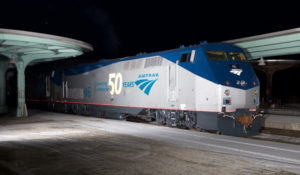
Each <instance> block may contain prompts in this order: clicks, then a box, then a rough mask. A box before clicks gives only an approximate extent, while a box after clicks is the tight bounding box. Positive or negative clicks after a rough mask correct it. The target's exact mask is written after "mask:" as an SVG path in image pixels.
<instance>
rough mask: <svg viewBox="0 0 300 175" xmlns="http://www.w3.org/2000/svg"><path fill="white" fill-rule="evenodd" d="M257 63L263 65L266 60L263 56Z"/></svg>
mask: <svg viewBox="0 0 300 175" xmlns="http://www.w3.org/2000/svg"><path fill="white" fill-rule="evenodd" d="M258 65H259V66H265V65H266V62H265V60H264V58H263V57H260V60H259V61H258Z"/></svg>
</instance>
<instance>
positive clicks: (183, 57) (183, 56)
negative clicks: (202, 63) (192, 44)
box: [180, 50, 196, 63]
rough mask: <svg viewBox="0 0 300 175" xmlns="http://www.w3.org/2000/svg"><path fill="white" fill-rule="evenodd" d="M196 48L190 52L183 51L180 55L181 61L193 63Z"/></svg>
mask: <svg viewBox="0 0 300 175" xmlns="http://www.w3.org/2000/svg"><path fill="white" fill-rule="evenodd" d="M195 53H196V51H195V50H192V51H191V52H188V53H183V54H181V56H180V63H193V62H194V59H195Z"/></svg>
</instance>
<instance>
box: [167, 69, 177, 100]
mask: <svg viewBox="0 0 300 175" xmlns="http://www.w3.org/2000/svg"><path fill="white" fill-rule="evenodd" d="M177 64H178V63H176V65H170V66H169V88H168V89H169V92H168V101H169V102H176V101H177ZM172 105H173V104H172Z"/></svg>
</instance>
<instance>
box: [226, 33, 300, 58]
mask: <svg viewBox="0 0 300 175" xmlns="http://www.w3.org/2000/svg"><path fill="white" fill-rule="evenodd" d="M224 42H225V43H230V44H234V45H236V46H238V47H241V48H243V49H244V50H245V51H246V52H247V54H248V59H249V60H251V59H257V58H260V57H271V56H282V55H291V54H299V53H300V28H295V29H290V30H284V31H280V32H273V33H268V34H263V35H256V36H251V37H246V38H240V39H234V40H229V41H224Z"/></svg>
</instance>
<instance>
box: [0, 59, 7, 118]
mask: <svg viewBox="0 0 300 175" xmlns="http://www.w3.org/2000/svg"><path fill="white" fill-rule="evenodd" d="M7 67H8V61H0V113H6V112H7V106H6V79H5V73H6V71H7Z"/></svg>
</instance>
